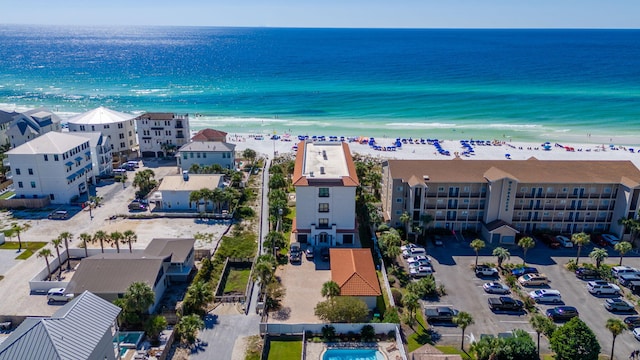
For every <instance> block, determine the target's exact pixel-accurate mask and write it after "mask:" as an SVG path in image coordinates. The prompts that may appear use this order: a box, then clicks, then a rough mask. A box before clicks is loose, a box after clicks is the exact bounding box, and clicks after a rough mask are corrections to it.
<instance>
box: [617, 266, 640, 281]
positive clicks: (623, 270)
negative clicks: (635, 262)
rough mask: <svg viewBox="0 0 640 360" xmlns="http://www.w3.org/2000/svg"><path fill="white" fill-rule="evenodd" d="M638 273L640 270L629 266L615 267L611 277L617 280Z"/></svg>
mask: <svg viewBox="0 0 640 360" xmlns="http://www.w3.org/2000/svg"><path fill="white" fill-rule="evenodd" d="M638 272H639V271H638V269H634V268H631V267H628V266H614V267H613V268H611V276H613V277H614V278H617V279H618V278H620V275H630V274H637V273H638Z"/></svg>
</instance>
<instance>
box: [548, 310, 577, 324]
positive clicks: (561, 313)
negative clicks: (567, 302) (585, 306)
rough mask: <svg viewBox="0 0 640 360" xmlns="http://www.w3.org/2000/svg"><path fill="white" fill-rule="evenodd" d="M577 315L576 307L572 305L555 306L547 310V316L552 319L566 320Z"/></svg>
mask: <svg viewBox="0 0 640 360" xmlns="http://www.w3.org/2000/svg"><path fill="white" fill-rule="evenodd" d="M576 316H579V314H578V309H576V308H574V307H573V306H556V307H554V308H552V309H548V310H547V317H548V318H549V319H551V320H553V321H566V320H571V319H572V318H574V317H576Z"/></svg>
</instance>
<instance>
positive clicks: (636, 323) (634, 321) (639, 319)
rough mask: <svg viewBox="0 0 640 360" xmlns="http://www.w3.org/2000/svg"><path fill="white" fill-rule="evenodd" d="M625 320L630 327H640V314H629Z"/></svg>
mask: <svg viewBox="0 0 640 360" xmlns="http://www.w3.org/2000/svg"><path fill="white" fill-rule="evenodd" d="M623 321H624V323H625V325H627V326H628V327H629V329H634V328H637V327H640V316H627V317H626V318H624V320H623Z"/></svg>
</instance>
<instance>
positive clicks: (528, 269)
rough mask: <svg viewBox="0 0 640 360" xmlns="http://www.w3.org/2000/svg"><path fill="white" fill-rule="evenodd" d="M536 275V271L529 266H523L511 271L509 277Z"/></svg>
mask: <svg viewBox="0 0 640 360" xmlns="http://www.w3.org/2000/svg"><path fill="white" fill-rule="evenodd" d="M537 273H538V269H536V268H534V267H530V266H523V267H519V268H515V269H513V270H511V275H513V276H522V275H526V274H537Z"/></svg>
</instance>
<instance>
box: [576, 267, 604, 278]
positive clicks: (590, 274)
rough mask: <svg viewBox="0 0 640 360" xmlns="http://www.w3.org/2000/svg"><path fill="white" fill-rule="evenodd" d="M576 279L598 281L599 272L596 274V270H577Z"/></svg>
mask: <svg viewBox="0 0 640 360" xmlns="http://www.w3.org/2000/svg"><path fill="white" fill-rule="evenodd" d="M576 277H577V278H578V279H582V280H587V279H599V278H600V272H598V270H595V269H588V268H578V269H577V270H576Z"/></svg>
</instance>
